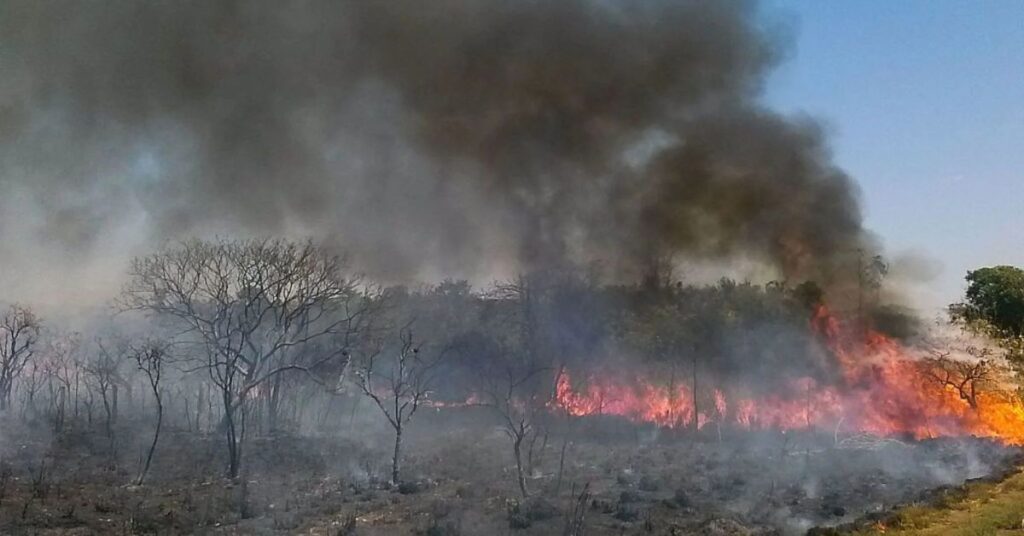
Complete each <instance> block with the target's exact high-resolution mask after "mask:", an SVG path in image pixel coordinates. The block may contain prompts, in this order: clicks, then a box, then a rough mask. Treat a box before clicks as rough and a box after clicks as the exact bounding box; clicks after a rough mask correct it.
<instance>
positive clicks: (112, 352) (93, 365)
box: [84, 338, 128, 438]
mask: <svg viewBox="0 0 1024 536" xmlns="http://www.w3.org/2000/svg"><path fill="white" fill-rule="evenodd" d="M96 346H97V347H98V348H99V352H98V353H97V354H96V356H95V357H93V358H92V359H91V360H90V361H88V362H87V363H86V364H85V367H84V368H85V373H86V375H87V378H88V380H89V382H90V384H91V387H94V388H95V389H96V391H98V392H99V394H100V400H101V401H102V402H103V414H104V417H105V419H104V425H103V428H104V430H105V431H106V433H107V437H109V438H113V437H114V423H116V422H117V415H118V394H119V388H120V386H121V384H122V383H124V379H123V378H122V377H121V363H122V362H124V359H125V357H126V355H127V353H128V349H127V346H126V345H125V344H123V343H122V344H117V345H114V347H113V348H108V345H105V344H104V343H103V340H102V339H99V338H97V339H96Z"/></svg>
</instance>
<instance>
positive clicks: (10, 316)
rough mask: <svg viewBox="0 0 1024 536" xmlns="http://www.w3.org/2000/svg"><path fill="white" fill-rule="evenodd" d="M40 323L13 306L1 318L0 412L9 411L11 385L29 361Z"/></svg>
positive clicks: (29, 312)
mask: <svg viewBox="0 0 1024 536" xmlns="http://www.w3.org/2000/svg"><path fill="white" fill-rule="evenodd" d="M39 329H40V320H39V318H38V317H37V316H36V315H35V313H33V312H32V310H31V309H29V308H27V307H24V306H21V305H12V306H10V307H9V308H8V309H7V311H5V312H4V313H3V315H2V316H0V411H3V410H6V409H8V408H10V407H11V391H12V390H13V388H14V382H15V380H17V378H18V376H20V375H21V372H22V371H23V370H25V366H26V365H27V364H28V362H29V361H30V360H31V359H32V356H33V354H34V352H35V346H36V343H37V342H39Z"/></svg>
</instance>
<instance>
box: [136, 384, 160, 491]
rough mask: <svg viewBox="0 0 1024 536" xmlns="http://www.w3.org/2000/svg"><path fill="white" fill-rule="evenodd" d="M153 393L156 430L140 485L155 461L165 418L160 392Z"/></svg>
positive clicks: (143, 467)
mask: <svg viewBox="0 0 1024 536" xmlns="http://www.w3.org/2000/svg"><path fill="white" fill-rule="evenodd" d="M153 395H154V396H155V397H156V431H154V432H153V443H151V444H150V445H149V453H147V454H146V464H145V465H144V466H142V474H140V475H139V480H138V482H136V484H138V485H140V486H141V485H142V482H143V480H145V479H146V474H147V473H149V465H150V464H151V463H152V462H153V453H154V452H156V443H157V441H159V440H160V426H161V425H162V424H163V420H164V404H163V401H162V400H160V393H159V392H157V391H156V390H154V392H153Z"/></svg>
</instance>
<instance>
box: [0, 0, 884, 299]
mask: <svg viewBox="0 0 1024 536" xmlns="http://www.w3.org/2000/svg"><path fill="white" fill-rule="evenodd" d="M783 45H784V42H782V40H781V39H779V38H778V36H777V35H775V33H773V32H772V31H769V30H767V29H765V28H764V27H763V26H762V25H761V24H760V23H759V21H758V14H757V9H756V6H755V5H754V4H752V3H749V2H728V1H723V2H703V1H677V0H672V1H669V0H652V1H646V2H631V1H619V0H592V1H583V0H565V1H560V2H548V1H529V0H522V1H515V2H490V1H476V0H441V1H434V2H420V1H412V0H409V1H404V0H395V1H389V2H361V1H349V2H300V3H293V4H284V3H280V2H248V1H247V2H241V1H239V2H128V1H123V2H105V3H102V4H96V3H89V2H37V1H34V0H33V1H21V0H14V1H10V2H5V3H4V4H3V5H2V6H0V72H2V73H3V77H2V78H0V186H2V190H3V191H2V197H0V210H2V213H0V223H2V227H0V254H2V255H3V257H4V258H5V259H7V262H8V268H9V270H10V272H9V273H7V274H3V275H0V286H6V287H15V286H18V285H20V284H21V283H24V282H25V281H26V280H28V279H29V278H31V277H36V278H38V277H39V276H40V274H43V275H45V274H46V273H47V272H46V270H47V269H49V268H52V267H54V266H60V269H61V270H64V269H67V268H68V267H70V266H71V265H73V267H74V268H75V269H76V270H79V272H77V273H78V274H79V275H80V276H81V277H83V278H88V277H89V274H90V273H93V274H95V273H101V272H102V273H106V272H108V271H109V267H110V266H111V265H114V264H116V263H120V262H121V260H122V258H123V257H124V256H125V255H127V254H132V253H137V252H139V251H142V250H144V249H145V248H146V247H151V246H152V244H153V243H154V242H159V241H160V240H166V239H174V238H178V237H183V236H186V235H192V234H199V235H210V234H218V233H219V234H247V235H253V234H285V235H294V236H303V235H312V236H314V237H316V238H318V239H323V240H327V241H330V242H333V243H336V244H337V245H339V246H341V247H344V248H345V249H347V250H348V251H350V252H351V253H352V254H353V257H354V259H356V262H358V263H359V264H360V266H362V267H363V268H365V269H366V270H367V272H368V273H370V274H372V275H377V276H379V277H383V278H393V279H400V278H410V277H437V276H439V275H442V274H444V275H456V276H470V277H472V276H485V277H487V276H493V275H496V274H500V273H501V272H502V271H505V272H508V271H510V270H519V269H530V268H535V267H538V266H548V265H552V264H562V263H584V262H590V261H603V262H604V263H605V265H606V266H609V267H610V268H611V269H612V270H613V271H614V272H615V273H619V274H631V275H636V274H638V273H642V272H643V271H644V270H645V269H646V268H647V266H648V265H649V263H650V262H651V261H652V260H653V259H660V258H664V257H665V256H667V255H678V256H682V257H692V258H711V259H718V258H725V259H727V258H729V257H732V256H737V255H742V256H744V257H756V258H759V259H761V260H763V261H766V262H767V263H769V264H771V265H772V266H775V267H776V268H777V269H778V271H779V272H780V273H781V274H782V275H785V276H788V277H795V278H800V277H817V278H827V277H828V274H829V270H830V263H831V262H832V260H833V259H834V258H836V256H837V255H842V254H846V253H848V252H849V251H850V250H852V249H855V248H857V247H860V246H862V245H863V244H862V243H863V241H864V233H863V231H862V229H861V225H860V212H859V208H858V204H857V199H856V195H855V194H856V192H855V187H854V185H853V184H852V183H851V181H850V179H849V178H848V177H846V176H845V175H844V174H843V173H842V172H841V171H840V170H838V169H836V168H835V167H834V166H833V165H832V163H831V162H830V157H829V154H828V151H827V147H826V144H825V142H824V140H823V136H822V133H821V131H820V129H819V128H818V127H817V126H816V125H815V124H814V123H813V122H811V121H809V120H800V121H794V120H791V119H788V118H785V117H781V116H779V115H778V114H776V113H773V112H772V111H770V110H767V109H765V108H764V107H763V106H762V105H761V104H760V103H759V101H758V96H759V91H760V88H761V84H762V83H763V81H764V79H765V76H766V75H767V74H768V73H769V72H770V70H771V68H772V67H773V66H774V65H775V64H776V62H777V61H778V60H779V59H780V57H781V55H782V52H783V49H784V47H783ZM69 260H70V262H69ZM18 274H20V275H18ZM26 274H31V276H30V275H26Z"/></svg>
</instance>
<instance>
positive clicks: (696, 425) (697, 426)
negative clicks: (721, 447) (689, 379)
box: [693, 352, 700, 434]
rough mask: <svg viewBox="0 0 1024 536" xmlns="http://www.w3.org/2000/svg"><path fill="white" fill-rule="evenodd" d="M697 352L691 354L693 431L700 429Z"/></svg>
mask: <svg viewBox="0 0 1024 536" xmlns="http://www.w3.org/2000/svg"><path fill="white" fill-rule="evenodd" d="M697 388H698V385H697V354H696V352H695V353H694V354H693V432H694V434H696V433H697V431H698V430H700V405H699V402H698V397H697Z"/></svg>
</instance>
